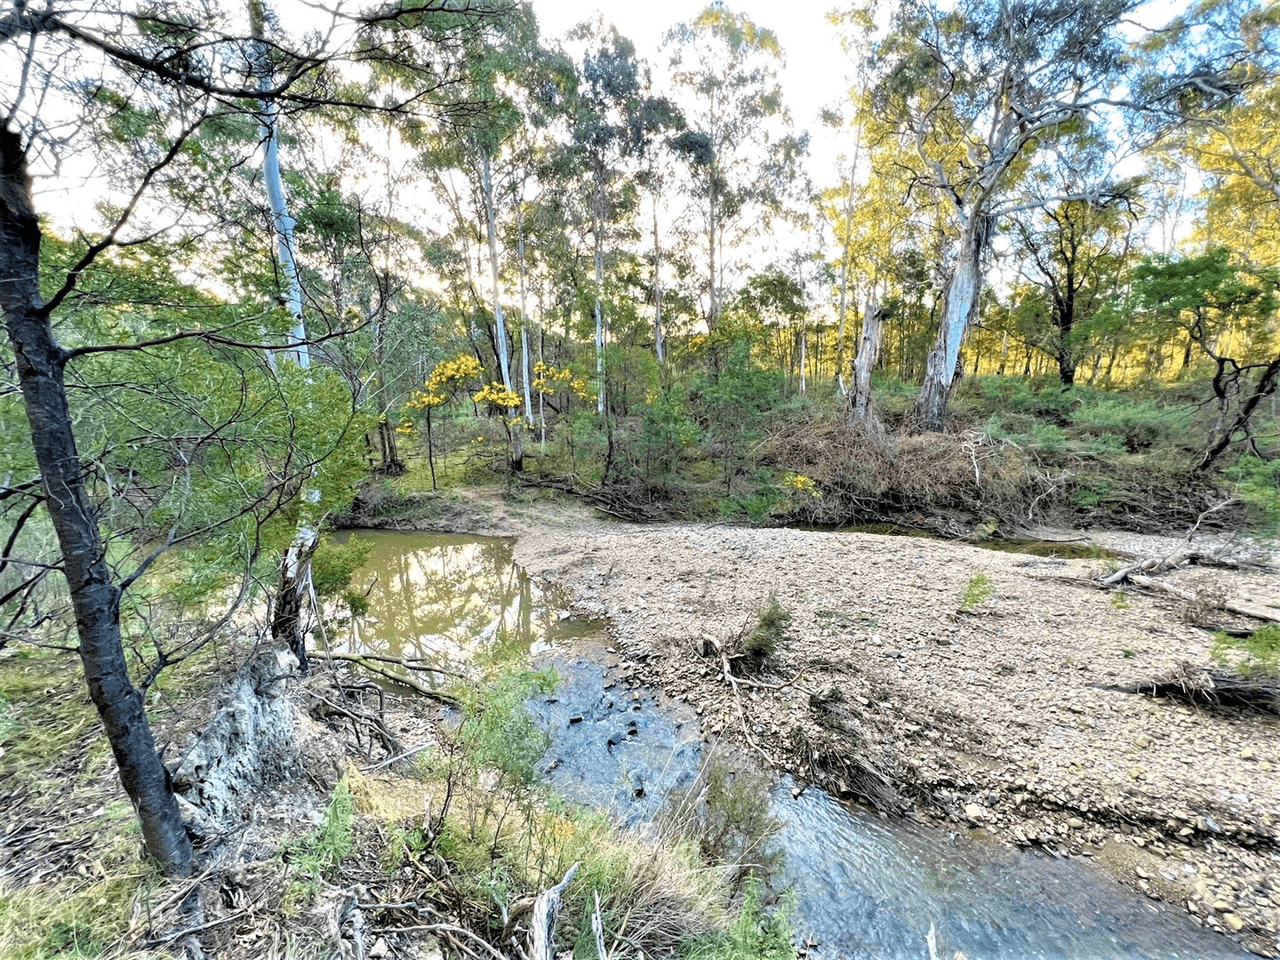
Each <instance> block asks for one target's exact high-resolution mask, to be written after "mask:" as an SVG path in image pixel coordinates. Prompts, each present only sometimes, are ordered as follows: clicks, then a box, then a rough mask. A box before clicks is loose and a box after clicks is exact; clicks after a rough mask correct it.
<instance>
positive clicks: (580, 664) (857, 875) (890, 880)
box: [352, 531, 1250, 960]
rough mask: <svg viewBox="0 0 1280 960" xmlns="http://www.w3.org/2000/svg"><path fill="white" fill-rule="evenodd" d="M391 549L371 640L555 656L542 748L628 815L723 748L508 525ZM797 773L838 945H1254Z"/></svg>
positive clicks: (809, 928)
mask: <svg viewBox="0 0 1280 960" xmlns="http://www.w3.org/2000/svg"><path fill="white" fill-rule="evenodd" d="M358 535H359V536H360V537H361V539H364V540H367V541H369V542H371V543H372V546H373V552H372V554H371V556H370V559H369V562H368V564H367V565H366V567H365V568H364V570H363V571H362V572H361V573H360V574H358V575H357V578H356V586H358V587H360V588H361V589H363V588H364V587H366V586H370V587H371V590H370V594H369V599H370V602H371V611H370V615H369V616H368V617H364V618H361V619H360V620H359V621H357V622H356V624H355V625H354V637H355V639H354V640H353V641H352V642H354V643H355V644H357V645H358V646H360V647H362V648H363V649H365V650H367V651H369V652H380V653H388V654H392V655H410V656H423V657H431V658H438V659H439V660H440V661H441V662H442V663H443V664H449V663H458V662H464V661H470V660H480V661H484V662H488V663H493V662H501V661H504V660H508V659H511V658H513V657H518V656H522V655H526V654H532V655H533V657H534V658H535V660H536V661H538V662H539V663H541V664H547V665H551V666H554V667H555V669H556V671H557V675H558V676H559V678H560V679H559V683H558V685H557V687H556V689H555V691H554V692H552V693H550V694H547V695H545V696H541V697H538V698H536V699H535V700H533V701H531V702H530V704H529V708H530V711H531V713H532V715H533V716H534V717H535V719H536V720H537V721H538V722H539V724H540V725H542V726H543V728H544V729H545V730H547V732H548V733H549V734H550V735H551V737H552V744H551V746H550V747H549V748H548V750H547V752H546V754H545V755H544V757H543V758H542V761H541V763H540V764H539V770H540V772H541V773H542V775H543V776H544V777H545V778H546V780H547V781H548V782H549V783H550V784H551V785H552V786H553V787H555V789H557V790H558V791H559V792H560V793H562V794H563V795H564V796H565V797H566V798H568V799H569V800H572V801H574V802H578V803H583V804H587V805H589V806H591V807H594V808H595V809H597V810H603V811H607V812H609V813H611V814H612V815H614V816H615V817H616V818H617V819H618V820H620V821H621V822H623V823H626V824H633V825H634V824H639V823H643V822H644V821H647V820H649V819H651V818H652V817H653V816H654V814H655V813H656V812H657V811H658V809H659V808H660V807H661V805H662V802H663V798H664V797H665V796H666V794H667V793H668V792H669V791H671V790H672V789H676V788H680V787H684V786H687V785H688V784H690V783H692V782H693V781H694V779H695V777H696V776H697V772H698V769H699V766H700V764H701V763H702V760H703V758H704V756H705V754H706V750H707V749H708V747H707V745H706V743H705V742H704V740H703V739H702V735H701V730H700V725H699V723H698V719H697V717H696V716H694V714H693V712H692V710H691V709H690V708H688V707H687V706H686V705H678V704H674V703H672V702H670V701H667V700H665V699H664V698H662V697H660V696H659V695H658V694H657V693H655V692H654V691H652V690H648V689H645V688H643V687H635V686H630V685H627V684H620V683H617V682H615V681H614V680H612V679H611V678H610V676H609V674H608V671H607V670H606V664H605V661H606V648H605V635H604V629H603V625H601V624H597V623H584V622H581V621H578V620H575V619H573V618H570V617H568V616H567V615H566V614H565V612H564V611H563V609H562V602H561V598H560V597H559V596H557V595H556V594H555V592H554V591H547V590H544V589H542V588H540V587H539V585H537V584H535V583H533V582H531V580H530V578H529V577H528V576H526V575H525V574H524V572H523V571H522V570H521V569H520V568H519V567H518V566H517V565H516V564H515V563H514V562H513V561H512V550H513V541H511V540H510V539H504V538H494V537H473V536H453V535H439V534H424V533H393V532H387V531H361V532H359V534H358ZM794 786H795V785H794V784H792V783H791V782H790V781H789V780H788V779H786V778H781V779H779V780H778V781H777V785H776V787H775V789H774V790H773V792H772V808H773V810H772V812H773V813H774V815H775V816H776V817H777V818H778V819H779V820H780V821H781V822H782V824H783V826H782V829H781V830H780V831H779V833H778V835H777V837H776V843H777V844H778V845H779V846H780V848H781V849H782V852H783V855H784V866H783V867H782V869H781V871H780V875H779V876H778V877H777V878H776V880H775V883H776V885H777V886H778V887H779V889H781V888H790V889H791V890H792V891H793V892H794V895H795V898H796V912H795V916H794V925H795V930H796V934H797V936H798V937H799V938H800V939H802V940H805V941H808V942H810V943H812V944H813V946H811V947H810V949H809V956H811V957H814V958H818V960H823V958H830V960H842V958H848V960H854V958H858V960H862V958H877V960H881V958H882V960H899V958H901V960H907V958H910V960H919V958H925V957H927V956H928V948H927V946H926V938H927V937H928V935H929V932H930V930H931V929H932V930H933V931H934V934H935V937H936V940H937V943H938V945H939V951H938V953H939V956H941V957H946V958H948V960H950V958H952V957H953V956H954V954H955V953H956V952H957V951H962V952H963V953H964V954H965V956H966V957H967V958H968V960H1020V958H1041V960H1218V958H1223V960H1225V958H1240V957H1246V956H1249V955H1250V954H1248V953H1246V952H1245V951H1243V950H1242V949H1241V948H1239V947H1238V946H1236V945H1235V944H1234V943H1232V942H1231V941H1229V940H1228V939H1226V938H1225V937H1223V936H1220V935H1217V934H1213V933H1210V932H1208V931H1205V930H1203V929H1201V928H1200V927H1198V926H1196V925H1195V924H1194V923H1193V922H1192V921H1191V920H1190V919H1189V918H1188V917H1186V915H1185V914H1183V913H1181V912H1180V911H1177V910H1174V909H1172V908H1170V907H1167V906H1165V905H1163V904H1158V903H1155V902H1153V901H1150V900H1147V899H1146V898H1144V897H1141V896H1139V895H1137V894H1135V893H1133V892H1131V891H1130V890H1128V889H1126V888H1125V887H1122V886H1121V885H1119V884H1118V883H1116V882H1115V881H1113V880H1111V879H1110V878H1108V877H1106V876H1105V875H1103V874H1102V873H1101V872H1099V871H1097V870H1096V869H1093V868H1092V867H1090V866H1089V865H1087V864H1084V863H1080V862H1075V861H1064V860H1055V859H1052V858H1050V857H1048V856H1046V855H1043V854H1039V853H1030V852H1022V851H1015V850H1012V849H1010V848H1008V847H1004V846H1001V845H997V844H994V843H990V842H987V841H984V840H981V839H980V838H975V837H973V836H971V835H969V834H968V832H966V831H958V832H947V831H944V830H940V829H936V828H929V827H923V826H919V825H916V824H911V823H906V822H889V821H886V820H884V819H882V818H880V817H878V816H877V815H875V814H874V813H873V812H871V811H867V810H859V809H853V810H850V809H848V808H846V807H844V806H842V805H840V804H838V803H836V802H835V801H834V800H833V799H832V798H831V797H830V796H828V795H827V794H825V793H823V792H822V791H821V790H818V789H816V788H809V789H806V790H804V791H803V792H798V796H795V795H793V794H795V793H797V791H795V790H793V787H794Z"/></svg>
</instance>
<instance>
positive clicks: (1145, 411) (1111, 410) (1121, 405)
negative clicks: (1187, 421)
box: [1070, 396, 1169, 450]
mask: <svg viewBox="0 0 1280 960" xmlns="http://www.w3.org/2000/svg"><path fill="white" fill-rule="evenodd" d="M1168 416H1169V415H1168V411H1166V410H1164V409H1162V408H1161V407H1160V406H1159V405H1158V404H1157V403H1156V402H1155V401H1154V400H1132V399H1128V398H1124V397H1114V396H1113V397H1099V398H1096V399H1093V400H1089V401H1086V402H1085V403H1082V404H1081V405H1080V406H1078V407H1076V408H1075V409H1074V410H1072V411H1071V414H1070V420H1071V422H1072V423H1073V424H1075V425H1076V426H1077V427H1080V428H1081V429H1084V430H1087V431H1089V432H1091V433H1097V434H1103V435H1106V434H1110V435H1112V436H1115V437H1118V438H1121V439H1123V441H1124V443H1125V445H1126V446H1127V447H1128V449H1130V450H1138V449H1141V448H1143V447H1149V446H1151V444H1153V443H1155V442H1156V441H1157V440H1159V439H1160V438H1161V437H1162V436H1164V435H1165V434H1166V433H1167V431H1168Z"/></svg>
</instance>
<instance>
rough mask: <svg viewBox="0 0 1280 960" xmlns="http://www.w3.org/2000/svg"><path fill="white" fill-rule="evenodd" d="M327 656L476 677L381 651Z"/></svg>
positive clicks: (471, 678) (454, 675)
mask: <svg viewBox="0 0 1280 960" xmlns="http://www.w3.org/2000/svg"><path fill="white" fill-rule="evenodd" d="M325 658H326V659H329V660H341V661H344V662H346V663H364V662H365V661H366V660H371V661H376V662H379V663H390V664H394V665H395V666H398V667H404V668H405V669H406V670H414V671H418V672H421V673H438V674H441V675H442V676H446V677H454V678H455V679H458V680H467V681H471V680H474V679H475V678H474V677H471V676H469V675H468V674H465V673H462V672H461V671H459V670H448V669H446V668H444V667H441V666H438V665H437V664H434V663H427V662H426V661H425V660H420V659H417V658H406V657H391V656H387V655H386V654H381V653H328V654H325Z"/></svg>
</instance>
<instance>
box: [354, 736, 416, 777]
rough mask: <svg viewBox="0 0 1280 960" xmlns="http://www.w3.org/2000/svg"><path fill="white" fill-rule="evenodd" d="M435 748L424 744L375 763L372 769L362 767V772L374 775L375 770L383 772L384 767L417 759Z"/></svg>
mask: <svg viewBox="0 0 1280 960" xmlns="http://www.w3.org/2000/svg"><path fill="white" fill-rule="evenodd" d="M434 746H435V744H434V743H424V744H423V745H422V746H420V747H414V748H413V749H412V750H406V751H405V752H404V753H400V754H397V755H396V756H394V757H388V758H387V759H386V760H383V761H382V762H381V763H375V764H374V765H373V766H370V767H361V768H360V772H361V773H373V772H374V771H375V770H381V769H382V768H383V767H389V766H391V765H392V764H393V763H399V762H400V761H401V760H408V759H409V758H410V757H416V756H417V755H418V754H420V753H422V752H423V751H424V750H430V749H431V748H432V747H434Z"/></svg>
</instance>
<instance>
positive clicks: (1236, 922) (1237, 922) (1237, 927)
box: [1222, 913, 1244, 933]
mask: <svg viewBox="0 0 1280 960" xmlns="http://www.w3.org/2000/svg"><path fill="white" fill-rule="evenodd" d="M1222 922H1223V923H1225V924H1226V925H1227V926H1228V927H1230V928H1231V931H1232V932H1233V933H1239V932H1240V931H1241V930H1243V929H1244V921H1243V920H1241V919H1240V918H1239V917H1237V916H1236V915H1235V914H1234V913H1224V914H1223V915H1222Z"/></svg>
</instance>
